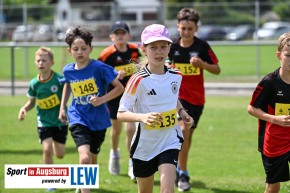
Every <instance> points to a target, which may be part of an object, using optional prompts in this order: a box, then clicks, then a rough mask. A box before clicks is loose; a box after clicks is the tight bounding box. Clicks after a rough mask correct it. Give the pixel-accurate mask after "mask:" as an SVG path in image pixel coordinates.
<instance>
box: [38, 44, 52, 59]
mask: <svg viewBox="0 0 290 193" xmlns="http://www.w3.org/2000/svg"><path fill="white" fill-rule="evenodd" d="M43 53H46V54H47V55H48V57H49V58H50V59H51V60H52V61H53V52H52V50H51V49H50V48H48V47H44V46H42V47H40V48H38V50H36V52H35V55H41V54H43Z"/></svg>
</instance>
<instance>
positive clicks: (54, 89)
mask: <svg viewBox="0 0 290 193" xmlns="http://www.w3.org/2000/svg"><path fill="white" fill-rule="evenodd" d="M50 91H51V92H53V93H56V92H57V91H58V87H57V86H56V85H52V86H51V87H50Z"/></svg>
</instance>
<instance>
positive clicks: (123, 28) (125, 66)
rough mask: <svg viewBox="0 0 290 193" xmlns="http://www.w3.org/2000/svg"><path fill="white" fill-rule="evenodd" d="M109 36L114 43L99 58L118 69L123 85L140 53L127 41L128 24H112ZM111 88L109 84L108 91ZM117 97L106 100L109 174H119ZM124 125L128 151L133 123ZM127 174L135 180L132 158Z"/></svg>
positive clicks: (131, 72)
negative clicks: (109, 138) (110, 124)
mask: <svg viewBox="0 0 290 193" xmlns="http://www.w3.org/2000/svg"><path fill="white" fill-rule="evenodd" d="M110 38H111V40H112V42H113V43H114V44H112V45H110V46H108V47H106V48H105V49H104V50H103V51H102V52H101V54H100V57H99V60H101V61H102V62H104V63H106V64H108V65H110V66H112V67H114V68H115V70H116V71H118V79H119V81H120V82H121V83H122V84H123V86H124V87H125V86H126V84H127V82H128V80H129V78H130V76H131V75H132V74H133V73H134V72H135V68H136V67H135V64H136V63H137V62H138V61H139V58H140V56H141V53H140V52H139V48H138V46H137V45H136V44H133V43H128V41H129V39H130V30H129V26H128V25H127V24H126V23H124V22H121V21H117V22H115V23H114V24H113V26H112V29H111V34H110ZM111 89H113V87H112V86H111V85H110V86H109V88H108V91H110V90H111ZM121 96H122V95H120V96H119V97H117V98H115V99H113V100H111V101H109V102H108V106H109V110H110V117H111V122H112V129H111V131H110V132H111V133H110V134H111V150H110V159H109V166H108V169H109V172H110V173H111V174H115V175H118V174H120V149H119V141H120V134H121V131H122V122H120V121H119V120H118V119H117V112H118V108H119V102H120V99H121ZM125 127H126V146H127V150H128V152H129V151H130V145H131V140H132V137H133V134H134V132H135V124H134V123H133V122H129V123H126V124H125ZM128 176H129V177H130V179H131V180H135V176H134V174H133V164H132V160H131V159H129V164H128Z"/></svg>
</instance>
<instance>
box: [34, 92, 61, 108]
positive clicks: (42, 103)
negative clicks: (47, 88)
mask: <svg viewBox="0 0 290 193" xmlns="http://www.w3.org/2000/svg"><path fill="white" fill-rule="evenodd" d="M36 103H37V105H38V107H39V108H40V109H51V108H53V107H55V106H57V105H59V104H60V101H59V98H58V97H57V94H53V95H50V96H49V97H46V98H44V99H37V101H36Z"/></svg>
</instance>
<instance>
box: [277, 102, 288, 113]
mask: <svg viewBox="0 0 290 193" xmlns="http://www.w3.org/2000/svg"><path fill="white" fill-rule="evenodd" d="M275 115H276V116H279V115H290V104H282V103H276V104H275Z"/></svg>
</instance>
